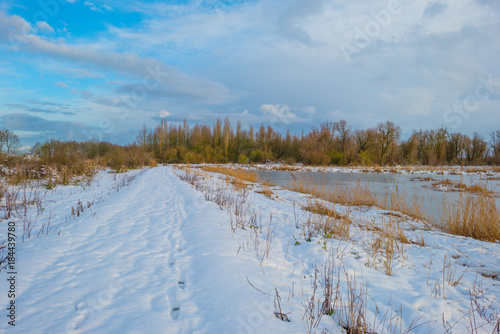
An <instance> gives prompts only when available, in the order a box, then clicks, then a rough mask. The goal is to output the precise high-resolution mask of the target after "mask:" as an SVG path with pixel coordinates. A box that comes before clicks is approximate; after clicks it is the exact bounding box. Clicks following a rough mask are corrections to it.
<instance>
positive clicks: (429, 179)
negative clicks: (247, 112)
mask: <svg viewBox="0 0 500 334" xmlns="http://www.w3.org/2000/svg"><path fill="white" fill-rule="evenodd" d="M256 173H257V175H258V176H259V177H260V178H261V179H262V180H263V181H267V182H269V183H271V184H275V185H279V186H283V187H287V188H290V187H292V186H294V184H295V185H297V184H299V183H300V184H301V185H302V186H304V187H305V188H306V189H314V188H315V189H316V190H319V191H320V192H322V193H324V194H326V195H325V196H324V197H325V199H328V197H329V196H330V195H331V194H333V193H336V192H338V191H339V190H346V191H349V190H352V189H353V188H354V187H368V188H369V189H370V191H371V193H372V194H373V195H374V196H376V198H378V199H379V200H383V199H387V200H388V202H387V203H390V200H391V196H394V197H396V198H399V199H401V200H404V201H406V202H407V204H409V205H410V204H411V202H415V201H417V203H419V204H420V206H421V212H423V213H424V214H425V215H426V217H427V220H428V221H429V222H432V223H435V224H439V222H440V221H441V218H442V215H443V202H446V203H453V205H456V202H457V200H458V199H459V197H460V196H463V195H465V193H463V192H457V191H439V190H437V188H436V187H433V186H432V184H433V183H435V182H439V181H442V180H446V179H448V180H450V181H452V182H462V183H464V184H466V185H471V184H480V185H482V186H485V187H486V188H487V189H488V190H491V191H494V192H496V193H497V194H498V193H499V192H500V180H488V179H487V178H486V177H485V176H479V175H435V174H419V175H415V174H397V173H394V174H392V173H345V172H310V171H304V172H301V171H296V172H289V171H266V170H259V171H256ZM496 202H497V208H498V207H500V199H499V198H498V196H497V199H496Z"/></svg>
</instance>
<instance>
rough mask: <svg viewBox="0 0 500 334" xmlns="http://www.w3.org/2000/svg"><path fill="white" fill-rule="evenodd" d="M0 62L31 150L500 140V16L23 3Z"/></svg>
mask: <svg viewBox="0 0 500 334" xmlns="http://www.w3.org/2000/svg"><path fill="white" fill-rule="evenodd" d="M0 55H1V57H0V125H1V126H2V127H6V128H9V129H11V130H13V131H15V132H16V133H17V134H18V135H19V137H20V138H21V140H22V142H23V144H24V145H27V146H29V145H32V144H33V143H35V142H37V141H44V140H46V139H48V138H59V139H63V140H72V139H75V140H86V139H91V138H93V137H96V138H98V139H101V140H108V141H112V142H116V143H130V142H132V141H133V140H134V138H135V136H136V134H137V131H138V129H139V128H141V127H142V124H144V123H145V124H146V125H147V126H149V127H153V126H155V125H156V124H157V123H158V122H159V121H160V119H162V118H165V119H167V120H168V121H170V122H182V120H183V119H184V118H186V119H187V120H188V122H190V123H196V122H204V123H208V124H212V123H213V122H214V121H215V119H216V118H217V117H225V116H226V115H227V116H229V118H230V119H231V121H233V122H236V121H237V120H240V121H241V122H242V123H243V125H244V126H248V125H250V124H251V125H254V126H258V125H260V123H261V122H263V123H264V124H265V125H272V126H273V127H275V128H277V129H278V130H280V131H283V132H284V131H285V130H286V129H287V128H289V129H291V130H292V132H295V133H300V131H302V130H306V131H307V130H309V129H310V128H311V126H314V125H316V126H317V125H319V124H320V123H321V122H324V121H338V120H340V119H344V120H346V121H347V122H348V124H350V125H351V126H353V127H354V128H368V127H373V126H375V125H376V124H377V123H378V122H381V121H386V120H391V121H393V122H395V123H397V124H399V125H400V126H401V128H402V130H403V135H404V136H408V135H409V134H410V133H411V131H412V129H435V128H439V127H441V126H445V127H447V128H449V129H450V130H451V131H459V132H462V133H467V134H471V133H472V132H474V131H477V132H479V133H481V134H482V135H483V136H484V137H486V138H487V137H488V134H489V133H490V132H491V131H493V130H496V129H499V128H500V114H499V113H500V64H499V62H498V56H499V55H500V3H499V2H498V1H488V0H462V1H421V0H414V1H407V0H399V1H398V0H389V1H387V0H385V1H378V0H371V1H368V0H358V1H350V2H347V1H342V2H341V1H330V0H288V1H283V0H266V1H263V0H252V1H244V0H239V1H231V0H213V1H209V0H196V1H135V0H132V1H118V0H96V1H92V0H71V1H69V0H42V1H19V0H17V1H12V0H8V1H3V2H2V3H1V4H0Z"/></svg>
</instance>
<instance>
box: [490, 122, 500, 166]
mask: <svg viewBox="0 0 500 334" xmlns="http://www.w3.org/2000/svg"><path fill="white" fill-rule="evenodd" d="M490 136H491V144H490V145H491V150H492V153H493V158H494V160H495V162H496V163H498V162H500V130H496V131H493V132H492V133H491V134H490Z"/></svg>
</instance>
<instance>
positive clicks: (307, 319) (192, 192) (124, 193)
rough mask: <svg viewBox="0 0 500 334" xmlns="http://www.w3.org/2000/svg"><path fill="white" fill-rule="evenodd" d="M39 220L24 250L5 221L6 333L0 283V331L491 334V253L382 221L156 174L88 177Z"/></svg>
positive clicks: (281, 192) (496, 267)
mask: <svg viewBox="0 0 500 334" xmlns="http://www.w3.org/2000/svg"><path fill="white" fill-rule="evenodd" d="M130 175H132V176H134V175H135V178H132V177H130ZM115 178H116V180H115ZM181 178H182V180H181ZM186 181H188V182H186ZM79 203H80V204H79ZM304 206H313V207H314V206H316V207H317V208H321V207H327V208H329V209H330V212H334V211H335V215H334V216H333V217H332V216H330V217H329V216H325V215H320V214H319V213H323V212H321V211H320V210H317V211H314V210H313V211H312V212H311V211H306V210H304V209H303V207H304ZM42 207H43V210H41V209H40V208H39V207H38V208H37V207H33V208H31V209H30V210H31V211H30V213H28V214H27V217H31V220H34V219H35V220H37V225H36V226H35V227H34V229H33V232H32V236H31V238H26V240H25V242H24V243H23V242H21V236H22V231H23V228H22V224H23V222H22V220H21V219H18V220H8V221H14V222H15V224H16V236H17V242H16V251H17V252H16V259H15V261H16V264H15V270H16V273H17V274H16V285H15V290H16V297H15V305H16V321H15V325H16V326H15V327H13V326H11V325H9V324H8V321H9V318H8V317H6V315H7V312H8V310H7V307H8V306H9V302H10V300H9V299H8V298H6V296H7V293H8V290H9V288H10V287H9V285H8V282H7V280H6V278H5V277H8V274H7V272H2V273H1V274H2V275H1V276H2V277H1V282H2V283H1V285H0V295H1V296H2V299H1V300H0V308H1V309H2V310H3V311H2V312H3V314H2V319H3V320H2V322H1V323H0V332H5V333H9V332H13V333H14V332H16V333H17V332H19V333H305V332H306V333H307V332H311V333H314V332H316V333H330V332H331V333H342V332H345V329H346V328H350V329H351V330H353V332H354V330H359V331H360V332H362V330H365V332H367V333H374V332H375V333H389V332H390V333H399V332H405V331H406V332H412V333H445V332H448V333H467V332H474V333H476V332H477V333H493V332H495V333H496V332H498V330H499V329H498V325H499V323H498V321H499V320H498V319H499V314H500V300H499V298H500V280H499V279H500V276H499V275H500V244H499V243H488V242H481V241H477V240H473V239H469V238H464V237H458V236H452V235H447V234H444V233H442V232H440V231H437V230H434V229H432V228H429V227H427V226H426V225H425V224H424V223H422V222H415V221H411V220H409V219H408V218H407V217H405V216H403V215H400V214H397V213H391V212H388V211H385V210H379V209H376V208H371V207H345V206H340V205H335V206H332V205H330V204H328V203H326V202H323V201H319V200H315V199H312V198H310V197H309V196H308V195H304V194H299V193H295V192H292V191H289V190H285V189H282V188H278V187H266V186H263V185H258V184H245V183H242V182H234V180H232V179H230V178H227V177H226V176H223V175H220V174H209V173H203V172H201V171H198V170H196V171H191V170H189V169H184V170H178V169H175V168H173V167H166V166H162V167H156V168H151V169H145V170H141V171H133V172H130V173H129V174H128V175H118V176H115V175H113V174H109V173H106V172H101V173H100V174H99V175H98V176H97V177H96V179H95V181H93V182H92V183H91V184H90V185H88V186H77V185H75V186H66V187H56V188H55V189H54V190H52V191H49V192H48V193H47V194H46V195H45V196H44V198H43V205H42ZM78 208H81V209H82V210H83V211H82V210H80V209H78ZM49 219H50V220H51V226H52V228H51V229H50V231H49V232H48V233H46V232H45V233H41V235H39V236H38V237H37V234H38V231H39V229H40V227H41V226H42V225H43V223H44V222H46V221H47V220H49ZM0 226H1V231H0V239H2V240H4V239H5V238H6V236H7V221H3V222H2V223H1V225H0ZM45 228H46V227H45ZM44 231H46V229H45V230H44ZM0 242H1V241H0ZM8 270H9V269H7V271H8Z"/></svg>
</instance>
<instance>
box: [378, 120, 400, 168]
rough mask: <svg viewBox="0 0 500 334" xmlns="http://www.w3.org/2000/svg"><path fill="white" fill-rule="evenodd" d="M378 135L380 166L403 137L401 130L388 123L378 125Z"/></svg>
mask: <svg viewBox="0 0 500 334" xmlns="http://www.w3.org/2000/svg"><path fill="white" fill-rule="evenodd" d="M377 133H378V136H377V143H378V145H379V149H380V160H379V164H380V165H381V164H382V161H383V159H384V157H385V155H386V154H387V152H388V151H389V150H390V149H391V148H392V147H393V146H394V145H395V144H396V143H397V142H398V140H399V136H400V135H401V128H400V127H399V126H397V125H394V123H392V122H390V121H387V122H385V123H379V124H378V125H377Z"/></svg>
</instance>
